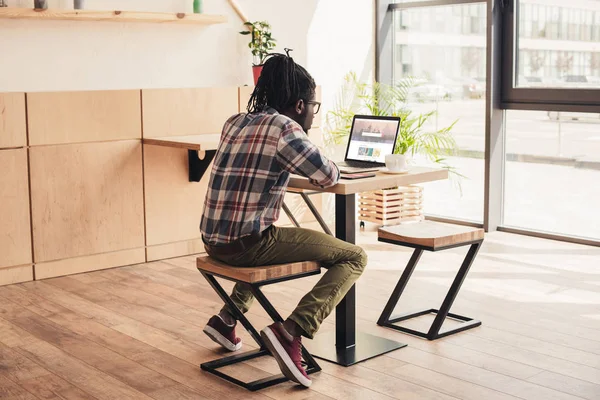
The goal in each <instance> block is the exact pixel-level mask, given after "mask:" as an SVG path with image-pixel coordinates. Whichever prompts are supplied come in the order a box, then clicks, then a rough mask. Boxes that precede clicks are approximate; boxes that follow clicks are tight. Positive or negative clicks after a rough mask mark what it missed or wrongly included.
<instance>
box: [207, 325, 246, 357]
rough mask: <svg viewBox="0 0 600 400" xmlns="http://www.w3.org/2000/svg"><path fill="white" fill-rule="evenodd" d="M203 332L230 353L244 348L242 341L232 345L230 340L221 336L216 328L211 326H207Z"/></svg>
mask: <svg viewBox="0 0 600 400" xmlns="http://www.w3.org/2000/svg"><path fill="white" fill-rule="evenodd" d="M202 331H203V332H204V333H206V336H208V337H209V338H211V339H212V341H213V342H215V343H218V344H220V345H221V346H222V347H223V348H224V349H227V350H229V351H238V350H239V349H241V348H242V341H241V340H240V342H239V343H238V344H233V343H231V341H230V340H229V339H227V338H226V337H225V336H223V335H221V334H220V333H219V331H217V330H216V329H215V328H213V327H211V326H208V325H207V326H205V327H204V329H203V330H202Z"/></svg>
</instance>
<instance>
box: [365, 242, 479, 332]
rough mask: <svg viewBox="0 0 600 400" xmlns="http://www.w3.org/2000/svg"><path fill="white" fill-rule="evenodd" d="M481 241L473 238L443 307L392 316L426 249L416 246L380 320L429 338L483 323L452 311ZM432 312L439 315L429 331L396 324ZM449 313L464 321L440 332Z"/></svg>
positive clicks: (396, 328) (386, 325)
mask: <svg viewBox="0 0 600 400" xmlns="http://www.w3.org/2000/svg"><path fill="white" fill-rule="evenodd" d="M482 242H483V241H477V242H471V247H470V248H469V251H468V252H467V255H466V256H465V259H464V260H463V263H462V265H461V267H460V269H459V270H458V273H457V274H456V277H455V278H454V281H453V282H452V285H451V286H450V289H449V290H448V293H447V294H446V297H445V298H444V301H443V303H442V306H441V307H440V309H439V310H437V309H434V308H431V309H426V310H422V311H417V312H412V313H406V314H402V315H397V316H394V317H392V316H391V315H392V312H393V311H394V308H395V307H396V305H397V303H398V301H399V299H400V296H401V295H402V292H403V291H404V288H405V287H406V284H407V283H408V280H409V279H410V277H411V275H412V273H413V271H414V269H415V267H416V265H417V263H418V262H419V259H420V257H421V254H422V253H423V249H422V248H420V247H416V248H415V251H414V253H413V255H412V257H411V259H410V261H409V262H408V265H407V266H406V269H405V270H404V272H403V273H402V277H401V278H400V280H399V281H398V284H397V285H396V288H395V289H394V292H393V293H392V295H391V297H390V299H389V300H388V302H387V304H386V306H385V308H384V310H383V312H382V313H381V316H380V317H379V320H378V321H377V324H378V325H381V326H385V327H388V328H392V329H395V330H398V331H401V332H405V333H409V334H411V335H415V336H419V337H422V338H425V339H428V340H435V339H439V338H441V337H444V336H448V335H451V334H454V333H458V332H462V331H465V330H467V329H471V328H475V327H476V326H480V325H481V321H478V320H474V319H472V318H468V317H464V316H462V315H458V314H453V313H451V312H450V308H452V304H453V303H454V300H455V299H456V296H457V295H458V292H459V291H460V288H461V286H462V284H463V282H464V280H465V278H466V276H467V274H468V273H469V269H470V268H471V265H472V264H473V261H474V260H475V257H476V256H477V253H478V251H479V248H480V247H481V244H482ZM431 313H433V314H436V316H435V319H434V320H433V323H432V324H431V327H430V328H429V330H428V331H427V332H420V331H417V330H415V329H411V328H406V327H403V326H400V325H395V323H397V322H400V321H405V320H407V319H411V318H415V317H419V316H421V315H426V314H431ZM447 317H450V318H453V319H456V320H459V321H462V322H463V323H461V324H460V325H459V326H458V327H456V328H453V329H449V330H446V331H443V332H440V329H441V328H442V325H443V323H444V321H445V320H446V318H447Z"/></svg>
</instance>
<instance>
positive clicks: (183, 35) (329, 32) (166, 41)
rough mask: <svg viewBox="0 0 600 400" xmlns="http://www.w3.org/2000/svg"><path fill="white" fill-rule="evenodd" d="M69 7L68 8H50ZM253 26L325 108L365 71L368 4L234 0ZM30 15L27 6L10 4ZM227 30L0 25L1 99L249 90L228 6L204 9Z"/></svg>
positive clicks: (223, 2)
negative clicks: (37, 94) (269, 36)
mask: <svg viewBox="0 0 600 400" xmlns="http://www.w3.org/2000/svg"><path fill="white" fill-rule="evenodd" d="M48 1H49V4H50V8H72V1H71V0H48ZM238 3H239V5H240V7H241V8H242V9H243V10H244V12H245V13H246V14H247V16H248V18H249V19H251V20H267V21H269V22H271V24H272V25H273V35H274V37H275V38H276V39H278V42H279V45H278V48H277V50H279V51H283V48H284V47H289V48H293V49H294V52H293V53H292V55H293V56H294V58H295V59H296V61H297V62H300V63H301V64H303V65H305V66H306V67H307V68H308V70H309V71H310V72H311V73H312V74H313V76H314V77H315V79H316V80H317V82H318V83H319V84H321V85H322V86H323V91H324V93H323V96H324V99H325V100H328V99H331V98H332V97H333V95H334V93H335V90H336V86H337V84H338V83H339V82H340V81H341V79H342V77H343V75H344V74H345V73H346V72H347V71H349V70H351V69H352V70H355V71H357V72H358V73H359V74H360V75H362V76H365V77H368V76H370V74H371V73H372V70H373V62H374V55H373V45H374V36H373V25H374V24H373V18H374V17H373V10H374V7H373V2H372V1H365V0H295V1H292V0H238ZM8 4H9V6H22V7H30V6H31V5H32V4H33V0H8ZM86 8H88V9H97V10H115V9H120V10H135V11H165V12H191V9H192V0H86ZM204 12H205V13H214V14H224V15H226V16H227V17H228V18H229V22H228V23H227V24H222V25H214V26H207V27H203V26H183V25H181V26H179V25H169V24H165V25H160V24H141V23H114V22H75V21H73V22H72V21H25V20H5V19H2V20H0V92H10V91H30V92H33V91H63V90H100V89H126V88H158V87H203V86H228V85H234V86H235V85H244V84H250V83H251V81H252V75H251V68H250V65H251V62H252V60H251V57H250V55H249V51H248V48H247V46H246V43H247V37H244V36H241V35H239V34H238V31H239V30H241V22H240V20H239V18H238V17H237V15H236V14H235V12H234V11H233V9H232V8H231V7H230V5H229V3H228V2H227V0H204Z"/></svg>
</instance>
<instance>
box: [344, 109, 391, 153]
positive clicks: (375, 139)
mask: <svg viewBox="0 0 600 400" xmlns="http://www.w3.org/2000/svg"><path fill="white" fill-rule="evenodd" d="M398 124H399V121H393V120H391V121H390V120H374V119H361V118H356V119H355V120H354V127H353V129H352V132H351V133H350V146H349V147H348V156H347V159H348V160H358V161H370V162H378V163H384V162H385V156H386V154H392V152H393V151H394V140H395V139H396V131H397V130H398Z"/></svg>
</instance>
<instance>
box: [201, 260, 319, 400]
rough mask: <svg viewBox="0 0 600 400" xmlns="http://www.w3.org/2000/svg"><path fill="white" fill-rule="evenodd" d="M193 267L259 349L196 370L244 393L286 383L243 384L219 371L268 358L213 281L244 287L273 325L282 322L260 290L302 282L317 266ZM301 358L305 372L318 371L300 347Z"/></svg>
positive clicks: (207, 263) (209, 263) (208, 263)
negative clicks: (236, 387)
mask: <svg viewBox="0 0 600 400" xmlns="http://www.w3.org/2000/svg"><path fill="white" fill-rule="evenodd" d="M196 266H197V268H198V271H200V273H201V274H202V276H204V278H205V279H206V280H207V281H208V283H209V284H210V285H211V286H212V288H213V289H214V290H215V292H217V294H218V295H219V297H220V298H221V299H222V300H223V302H225V304H227V305H228V306H229V309H230V310H231V312H232V313H233V316H234V317H235V318H236V319H237V320H238V321H239V322H240V323H241V324H242V325H243V326H244V328H246V330H247V331H248V333H249V334H250V336H252V339H254V341H255V342H256V343H257V344H258V345H259V347H260V349H258V350H254V351H249V352H246V353H243V354H236V355H232V356H228V357H225V358H220V359H218V360H214V361H210V362H206V363H202V364H201V365H200V368H201V369H202V370H204V371H207V372H210V373H211V374H214V375H217V376H218V377H221V378H223V379H225V380H227V381H229V382H232V383H235V384H236V385H239V386H242V387H244V388H246V389H248V390H251V391H255V390H260V389H264V388H266V387H269V386H273V385H276V384H278V383H281V382H285V381H287V380H288V379H287V378H286V377H285V376H283V375H275V376H271V377H267V378H263V379H259V380H256V381H253V382H243V381H241V380H239V379H237V378H234V377H233V376H231V375H227V374H225V373H224V372H221V371H219V369H220V368H223V367H226V366H228V365H232V364H237V363H241V362H244V361H248V360H251V359H253V358H257V357H262V356H266V355H270V353H269V351H268V349H267V347H266V345H265V343H264V342H263V340H262V338H261V337H260V334H259V333H258V331H257V330H256V329H255V328H254V326H252V324H251V323H250V321H248V319H247V318H246V317H245V316H244V314H243V313H242V311H241V310H240V309H239V308H238V307H237V306H236V305H235V303H234V302H233V300H231V297H229V294H227V292H226V291H225V289H223V287H222V286H221V285H220V284H219V282H218V281H217V279H216V277H219V278H223V279H227V280H229V281H233V282H236V283H245V284H247V285H248V287H249V288H250V290H251V291H252V293H253V294H254V297H255V298H256V300H258V302H259V303H260V305H261V306H262V307H263V308H264V309H265V311H266V312H267V314H269V316H270V317H271V318H272V319H273V321H276V322H283V318H282V317H281V315H279V313H278V312H277V310H275V308H274V307H273V305H272V304H271V303H270V302H269V300H267V298H266V297H265V295H264V294H263V292H262V291H261V290H260V288H261V286H265V285H270V284H273V283H277V282H284V281H288V280H292V279H298V278H303V277H306V276H310V275H317V274H320V273H321V268H320V265H319V264H318V263H316V262H312V261H302V262H295V263H289V264H280V265H265V266H259V267H250V268H241V267H234V266H230V265H227V264H225V263H222V262H220V261H218V260H215V259H214V258H212V257H208V256H206V257H198V258H197V260H196ZM302 358H303V359H304V362H305V364H306V366H307V368H306V372H307V373H308V374H312V373H315V372H318V371H320V370H321V367H320V366H319V364H317V362H316V361H315V360H314V358H313V357H312V356H311V355H310V353H309V352H308V351H307V350H306V349H305V348H304V347H303V348H302Z"/></svg>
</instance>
